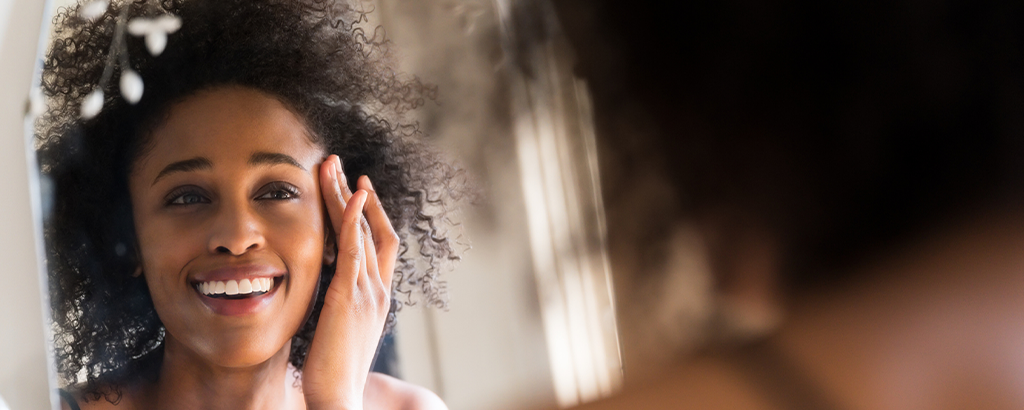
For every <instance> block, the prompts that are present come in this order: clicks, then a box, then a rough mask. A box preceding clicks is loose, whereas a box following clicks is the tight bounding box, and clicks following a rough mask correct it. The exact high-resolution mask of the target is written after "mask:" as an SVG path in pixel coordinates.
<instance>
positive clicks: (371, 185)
mask: <svg viewBox="0 0 1024 410" xmlns="http://www.w3.org/2000/svg"><path fill="white" fill-rule="evenodd" d="M366 186H368V187H370V190H371V191H376V190H375V189H373V183H371V182H370V177H366Z"/></svg>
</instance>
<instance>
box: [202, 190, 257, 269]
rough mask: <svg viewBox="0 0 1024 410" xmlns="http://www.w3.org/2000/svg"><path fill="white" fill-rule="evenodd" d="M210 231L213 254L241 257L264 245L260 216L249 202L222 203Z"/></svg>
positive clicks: (210, 245)
mask: <svg viewBox="0 0 1024 410" xmlns="http://www.w3.org/2000/svg"><path fill="white" fill-rule="evenodd" d="M212 223H213V226H212V227H211V230H210V242H209V245H208V248H209V251H210V252H211V253H219V254H229V255H233V256H241V255H244V254H245V253H246V252H249V251H252V250H256V249H259V248H261V247H262V246H263V244H264V241H265V240H264V237H263V227H262V224H261V223H260V218H259V215H257V214H256V213H255V212H254V210H253V209H251V208H250V207H249V206H248V203H247V201H238V202H227V201H225V202H222V203H221V206H220V209H219V210H218V212H217V214H216V216H215V218H214V220H213V221H212Z"/></svg>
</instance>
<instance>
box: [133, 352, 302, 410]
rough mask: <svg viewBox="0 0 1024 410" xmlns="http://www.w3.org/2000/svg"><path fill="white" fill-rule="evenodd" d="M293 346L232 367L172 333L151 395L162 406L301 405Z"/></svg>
mask: <svg viewBox="0 0 1024 410" xmlns="http://www.w3.org/2000/svg"><path fill="white" fill-rule="evenodd" d="M290 350H291V342H289V343H286V344H285V345H284V347H283V348H281V350H280V351H278V352H277V353H275V354H274V356H272V357H271V358H270V359H269V360H267V361H265V362H263V363H258V364H255V365H252V366H247V367H232V368H229V367H223V366H218V365H216V364H213V363H210V362H208V361H206V360H204V359H203V358H201V357H199V356H198V355H196V354H195V353H194V352H192V351H190V350H188V349H187V348H185V347H184V346H183V345H181V344H180V343H178V342H177V341H176V340H174V338H173V337H171V336H170V335H168V336H167V339H166V341H165V348H164V358H163V364H162V366H161V368H160V376H159V379H158V382H157V383H156V384H155V385H153V386H151V388H149V389H146V390H147V392H146V394H145V397H146V398H147V400H146V401H147V402H148V403H150V404H152V408H158V409H209V410H216V409H245V410H261V409H294V408H302V406H301V404H302V394H301V391H300V390H299V389H298V388H297V387H296V386H297V380H296V378H295V376H294V372H293V370H294V368H293V367H291V366H290V365H289V364H288V355H289V352H290ZM145 407H150V406H145Z"/></svg>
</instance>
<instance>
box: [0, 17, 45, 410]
mask: <svg viewBox="0 0 1024 410" xmlns="http://www.w3.org/2000/svg"><path fill="white" fill-rule="evenodd" d="M48 5H49V1H38V0H0V90H2V92H0V175H3V176H4V177H5V178H6V179H7V181H8V184H7V186H6V187H5V189H4V195H0V219H2V221H3V222H2V223H0V227H2V228H0V261H3V265H4V272H3V278H4V286H0V396H2V397H3V400H4V402H6V405H7V406H8V407H9V408H10V409H12V410H21V409H44V408H56V407H55V406H56V405H57V404H58V403H57V402H56V393H55V391H54V390H53V387H55V386H56V378H55V374H54V371H53V366H52V363H53V360H52V352H51V350H50V349H49V347H48V346H49V343H48V340H49V339H50V336H49V335H50V328H49V325H48V324H49V316H50V312H49V304H48V302H47V299H46V292H45V290H46V275H44V274H43V272H44V271H43V269H44V267H45V264H44V263H43V255H44V252H43V238H42V220H41V211H40V206H39V204H40V196H39V178H38V172H37V171H36V170H37V167H36V161H35V152H34V150H33V144H32V143H31V141H32V133H31V130H30V128H29V127H28V125H29V120H28V119H27V118H26V107H27V102H28V97H29V95H30V90H31V89H32V87H35V86H37V80H36V79H37V78H38V75H39V69H40V59H39V57H40V56H41V51H40V50H41V47H40V46H41V45H42V44H45V42H46V37H45V36H43V35H42V34H43V33H44V31H43V27H44V25H43V22H44V21H45V20H47V18H46V10H48V9H49V8H48ZM46 33H48V31H47V32H46Z"/></svg>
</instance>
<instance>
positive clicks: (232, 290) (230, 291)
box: [224, 280, 238, 296]
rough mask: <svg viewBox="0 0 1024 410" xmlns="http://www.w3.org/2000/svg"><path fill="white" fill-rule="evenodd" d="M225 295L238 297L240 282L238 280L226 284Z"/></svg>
mask: <svg viewBox="0 0 1024 410" xmlns="http://www.w3.org/2000/svg"><path fill="white" fill-rule="evenodd" d="M224 294H225V295H228V296H231V295H237V294H238V281H237V280H229V281H227V282H224Z"/></svg>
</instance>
